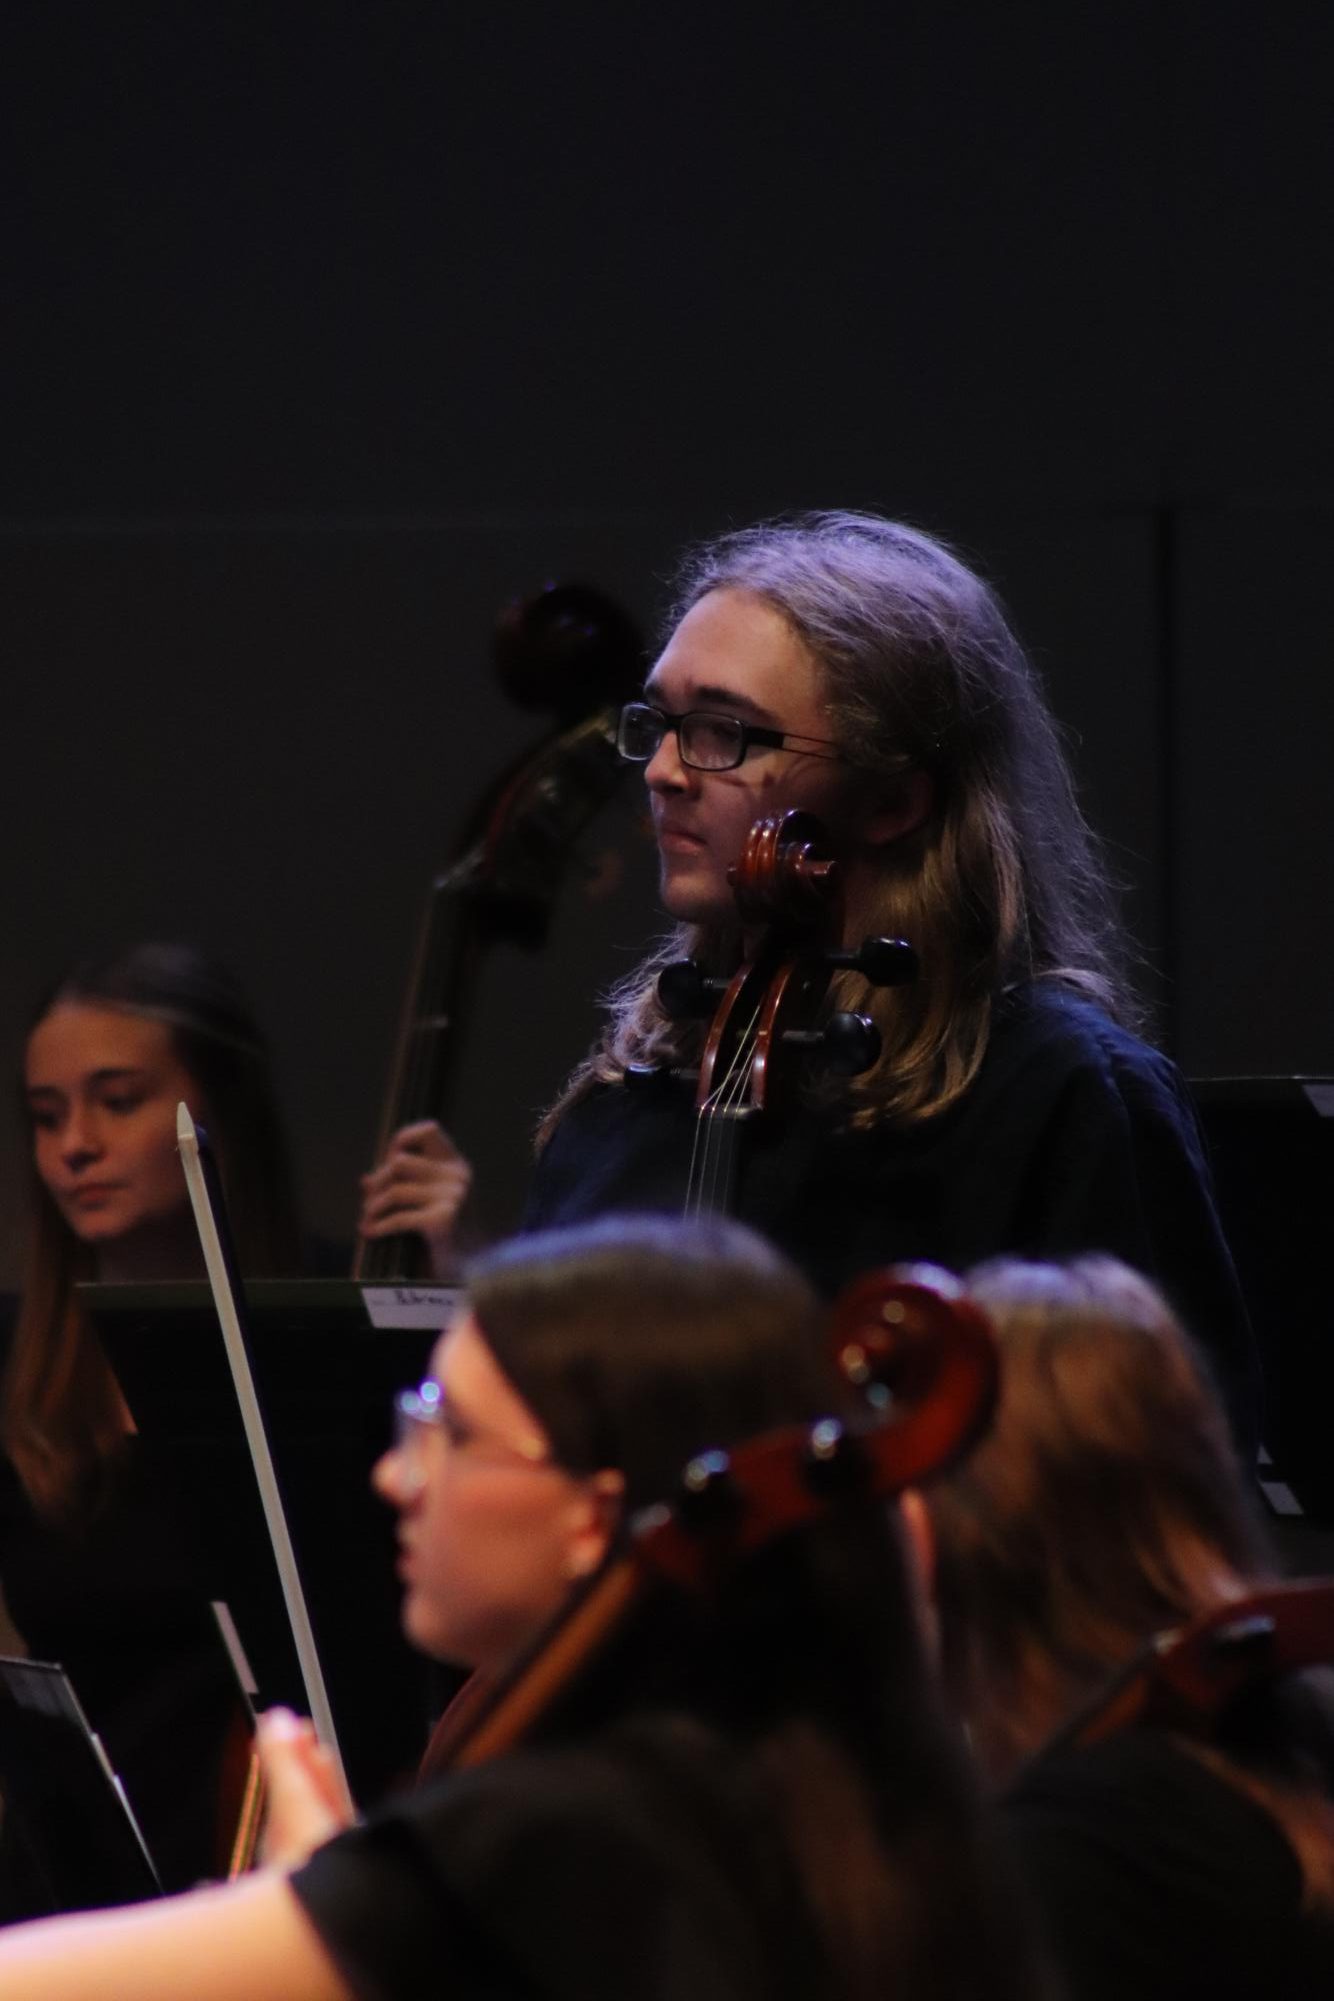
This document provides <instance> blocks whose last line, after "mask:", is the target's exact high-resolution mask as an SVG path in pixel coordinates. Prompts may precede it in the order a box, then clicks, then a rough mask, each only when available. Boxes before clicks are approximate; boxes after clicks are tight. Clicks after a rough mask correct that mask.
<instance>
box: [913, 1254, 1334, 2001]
mask: <svg viewBox="0 0 1334 2001" xmlns="http://www.w3.org/2000/svg"><path fill="white" fill-rule="evenodd" d="M968 1290H969V1294H970V1296H971V1297H972V1299H973V1300H974V1301H975V1302H976V1303H977V1304H978V1305H980V1306H981V1307H982V1308H983V1309H984V1311H985V1313H986V1315H987V1317H988V1319H989V1321H990V1322H991V1325H992V1327H993V1329H994V1331H995V1333H996V1336H997V1340H998V1343H999V1347H1000V1353H1001V1398H1000V1405H999V1409H998V1412H997V1416H996V1420H995V1423H994V1426H993V1428H992V1431H991V1433H990V1434H989V1436H988V1437H987V1438H985V1439H984V1440H983V1441H982V1443H981V1445H980V1446H979V1447H978V1449H977V1451H976V1452H975V1453H974V1454H973V1455H972V1457H971V1458H970V1460H969V1461H968V1462H967V1463H966V1464H965V1465H962V1466H960V1467H959V1468H957V1469H955V1470H954V1471H953V1472H952V1473H950V1474H949V1475H948V1476H947V1477H946V1478H945V1479H944V1480H943V1481H942V1482H940V1483H938V1484H937V1486H936V1487H935V1488H933V1489H932V1490H931V1491H930V1493H929V1495H928V1497H927V1501H926V1507H927V1511H928V1514H929V1518H930V1524H931V1530H932V1534H933V1538H934V1543H935V1578H934V1598H935V1605H936V1613H937V1619H938V1623H939V1631H940V1641H941V1655H942V1668H943V1675H944V1682H945V1687H946V1691H947V1694H948V1696H949V1698H950V1700H951V1702H952V1704H953V1706H954V1708H955V1709H956V1711H957V1713H958V1714H959V1715H960V1716H961V1717H962V1718H963V1720H964V1722H965V1724H966V1725H967V1728H968V1733H969V1736H970V1739H971V1742H972V1745H973V1749H974V1751H975V1753H976V1755H977V1756H978V1758H979V1760H980V1761H981V1763H982V1765H983V1767H984V1769H985V1770H986V1772H987V1773H988V1774H989V1776H990V1777H991V1779H992V1781H993V1782H994V1783H995V1784H996V1785H998V1786H1001V1787H1004V1788H1007V1789H1008V1805H1007V1815H1008V1818H1009V1820H1010V1823H1011V1826H1012V1828H1013V1831H1014V1834H1015V1838H1016V1842H1017V1845H1018V1849H1019V1853H1020V1855H1021V1857H1022V1859H1023V1861H1024V1863H1025V1866H1026V1871H1027V1874H1028V1876H1029V1879H1030V1881H1031V1883H1032V1884H1033V1886H1034V1888H1035V1889H1036V1891H1037V1892H1038V1894H1039V1898H1040V1901H1041V1903H1042V1905H1043V1908H1044V1912H1045V1915H1046V1918H1047V1921H1048V1924H1049V1926H1050V1930H1051V1934H1052V1937H1053V1939H1054V1941H1055V1943H1056V1945H1057V1947H1058V1957H1059V1959H1060V1960H1061V1961H1062V1963H1063V1965H1064V1969H1065V1972H1066V1975H1067V1978H1068V1981H1069V1987H1070V1993H1071V1997H1072V2001H1111V1997H1113V1996H1121V1995H1126V1994H1134V1995H1137V1996H1139V1997H1141V2001H1157V1997H1158V1996H1162V1997H1163V2001H1167V1997H1169V1996H1170V1997H1173V2001H1175V1997H1180V1996H1182V1995H1195V1994H1199V1995H1201V1996H1203V1995H1206V1994H1207V1995H1209V1996H1210V1997H1211V2001H1226V1997H1236V2001H1241V1997H1249V1996H1251V1995H1255V1994H1261V1993H1264V1994H1274V1995H1282V1996H1284V1997H1290V1996H1307V1995H1311V1996H1315V1995H1316V1994H1327V1993H1329V1992H1330V1991H1331V1990H1332V1989H1334V1700H1331V1687H1330V1682H1331V1677H1330V1676H1329V1674H1328V1673H1327V1672H1326V1671H1311V1672H1307V1673H1305V1674H1301V1675H1295V1676H1293V1677H1291V1678H1289V1679H1288V1680H1286V1681H1282V1680H1280V1681H1277V1682H1266V1681H1264V1680H1263V1679H1261V1680H1259V1681H1258V1682H1257V1683H1256V1685H1255V1687H1254V1688H1253V1689H1252V1690H1251V1691H1249V1692H1247V1693H1245V1694H1244V1695H1243V1696H1242V1697H1240V1698H1239V1699H1238V1700H1236V1701H1234V1702H1233V1703H1232V1704H1231V1705H1230V1706H1229V1707H1227V1708H1225V1709H1224V1711H1223V1713H1222V1716H1221V1718H1220V1720H1219V1723H1218V1725H1217V1728H1216V1729H1214V1730H1213V1731H1211V1732H1206V1731H1201V1732H1200V1733H1199V1734H1196V1733H1195V1732H1193V1731H1192V1730H1190V1729H1188V1728H1184V1729H1180V1730H1174V1729H1170V1728H1167V1727H1159V1726H1154V1727H1149V1726H1147V1725H1145V1726H1140V1727H1132V1728H1129V1729H1126V1730H1124V1731H1122V1732H1120V1733H1118V1734H1115V1735H1111V1736H1109V1737H1107V1738H1106V1739H1105V1741H1097V1742H1094V1743H1091V1744H1089V1745H1087V1746H1086V1747H1082V1748H1076V1749H1072V1748H1068V1747H1065V1746H1062V1747H1060V1748H1053V1749H1051V1750H1047V1749H1046V1746H1047V1743H1048V1740H1049V1739H1050V1738H1051V1737H1052V1734H1053V1733H1054V1732H1055V1731H1056V1730H1057V1728H1058V1726H1060V1725H1061V1724H1063V1723H1064V1721H1065V1720H1066V1718H1067V1717H1069V1716H1071V1715H1072V1714H1074V1713H1077V1712H1079V1711H1081V1710H1083V1709H1085V1708H1087V1707H1089V1706H1090V1705H1096V1701H1097V1698H1098V1696H1099V1692H1100V1691H1101V1690H1103V1689H1104V1688H1106V1687H1107V1686H1108V1683H1109V1681H1110V1679H1111V1677H1113V1676H1114V1675H1115V1674H1116V1673H1117V1672H1118V1671H1121V1670H1123V1669H1124V1668H1125V1667H1126V1666H1127V1664H1128V1663H1130V1662H1131V1661H1132V1660H1133V1659H1135V1657H1136V1656H1138V1655H1139V1654H1140V1652H1141V1650H1142V1649H1143V1648H1144V1647H1145V1646H1146V1644H1147V1643H1148V1642H1150V1641H1151V1640H1152V1639H1153V1637H1154V1636H1155V1635H1157V1634H1160V1633H1164V1632H1167V1631H1172V1630H1176V1629H1179V1628H1182V1627H1184V1626H1187V1625H1189V1624H1190V1623H1191V1621H1193V1620H1195V1619H1196V1618H1198V1617H1200V1616H1201V1615H1202V1614H1209V1613H1213V1612H1217V1611H1220V1610H1222V1609H1225V1608H1226V1607H1228V1606H1229V1605H1232V1604H1235V1603H1236V1602H1237V1601H1238V1600H1239V1599H1241V1598H1243V1597H1244V1596H1245V1594H1246V1593H1247V1592H1248V1591H1252V1590H1255V1589H1257V1588H1261V1587H1263V1586H1264V1585H1266V1584H1268V1583H1270V1582H1272V1581H1273V1579H1274V1574H1275V1573H1274V1568H1273V1563H1272V1559H1271V1557H1270V1555H1269V1553H1268V1550H1267V1548H1266V1546H1265V1540H1264V1537H1263V1534H1262V1532H1261V1530H1260V1527H1259V1525H1258V1522H1257V1520H1256V1518H1255V1515H1254V1513H1253V1509H1252V1500H1251V1493H1250V1491H1249V1489H1248V1486H1247V1483H1246V1480H1245V1478H1244V1475H1243V1472H1242V1469H1241V1467H1240V1465H1239V1463H1238V1461H1237V1457H1236V1454H1235V1451H1234V1448H1233V1446H1232V1444H1231V1441H1230V1439H1229V1437H1228V1433H1227V1426H1226V1422H1225V1419H1224V1415H1223V1412H1222V1410H1221V1408H1220V1406H1219V1404H1218V1401H1217V1399H1216V1397H1215V1396H1214V1394H1213V1391H1212V1389H1211V1387H1210V1384H1209V1382H1208V1379H1207V1375H1206V1372H1205V1370H1204V1368H1203V1365H1202V1363H1201V1360H1200V1358H1199V1356H1198V1354H1197V1353H1196V1352H1195V1351H1194V1349H1193V1347H1192V1344H1191V1343H1190V1341H1189V1340H1188V1339H1187V1337H1186V1335H1185V1334H1184V1332H1183V1330H1182V1328H1181V1326H1180V1324H1179V1322H1178V1321H1177V1319H1176V1317H1175V1316H1174V1314H1173V1313H1172V1311H1171V1309H1170V1307H1169V1306H1168V1305H1167V1304H1166V1302H1165V1301H1164V1299H1163V1297H1162V1295H1161V1294H1160V1293H1159V1292H1158V1291H1157V1290H1156V1289H1155V1288H1154V1287H1153V1286H1152V1285H1150V1284H1149V1283H1148V1281H1147V1280H1145V1279H1143V1278H1141V1277H1140V1276H1139V1275H1138V1274H1137V1273H1135V1272H1132V1271H1130V1270H1128V1269H1127V1268H1126V1267H1125V1266H1124V1265H1122V1264H1120V1263H1118V1262H1117V1261H1115V1260H1113V1259H1108V1258H1091V1259H1082V1260H1078V1261H1076V1262H1075V1263H1073V1264H1071V1265H1068V1266H1053V1265H1045V1264H1027V1263H1020V1262H1017V1261H1006V1260H1000V1261H997V1262H995V1263H993V1264H989V1265H984V1266H982V1267H981V1268H980V1269H979V1270H977V1271H975V1272H973V1273H971V1274H970V1275H969V1278H968Z"/></svg>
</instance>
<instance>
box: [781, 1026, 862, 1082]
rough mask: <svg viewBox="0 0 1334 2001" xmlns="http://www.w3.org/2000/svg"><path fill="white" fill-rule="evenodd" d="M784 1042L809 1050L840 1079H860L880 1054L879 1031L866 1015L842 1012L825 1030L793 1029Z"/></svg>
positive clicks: (786, 1035)
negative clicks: (862, 1073) (858, 1077)
mask: <svg viewBox="0 0 1334 2001" xmlns="http://www.w3.org/2000/svg"><path fill="white" fill-rule="evenodd" d="M783 1040H784V1042H786V1043H790V1044H792V1045H794V1046H795V1047H796V1048H798V1049H801V1048H805V1049H809V1050H810V1051H811V1053H812V1055H813V1056H814V1057H815V1059H816V1061H817V1062H818V1063H821V1064H823V1065H824V1067H825V1068H826V1069H827V1070H833V1071H834V1072H836V1074H837V1075H838V1076H840V1077H857V1076H859V1075H860V1074H861V1072H862V1071H863V1070H869V1069H870V1067H871V1065H872V1064H873V1063H874V1062H875V1060H876V1058H877V1057H878V1056H879V1054H880V1030H879V1029H878V1028H877V1027H876V1025H875V1023H874V1022H873V1021H872V1020H870V1018H869V1017H868V1016H867V1015H864V1014H849V1013H846V1012H844V1011H843V1010H840V1011H839V1013H838V1014H831V1015H830V1017H829V1019H828V1021H827V1022H825V1024H824V1026H823V1027H822V1028H790V1029H789V1030H788V1031H787V1033H786V1034H785V1035H784V1037H783Z"/></svg>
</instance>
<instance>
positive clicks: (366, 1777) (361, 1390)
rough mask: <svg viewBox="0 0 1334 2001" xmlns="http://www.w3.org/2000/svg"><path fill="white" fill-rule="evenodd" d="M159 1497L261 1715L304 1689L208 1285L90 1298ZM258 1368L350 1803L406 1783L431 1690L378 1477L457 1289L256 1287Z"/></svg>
mask: <svg viewBox="0 0 1334 2001" xmlns="http://www.w3.org/2000/svg"><path fill="white" fill-rule="evenodd" d="M79 1294H80V1298H81V1299H82V1301H83V1303H84V1304H85V1305H86V1307H87V1309H88V1311H89V1313H90V1315H91V1317H92V1319H93V1322H94V1324H95V1326H96V1328H97V1330H98V1333H99V1335H100V1336H101V1338H102V1341H103V1345H104V1346H105V1349H106V1352H107V1356H108V1359H109V1360H110V1363H111V1366H112V1369H113V1370H114V1372H115V1375H116V1379H117V1381H118V1382H119V1384H120V1386H121V1389H122V1391H123V1393H124V1395H125V1399H126V1402H127V1403H128V1405H129V1408H130V1411H131V1413H132V1415H133V1418H134V1421H135V1424H136V1426H137V1429H138V1432H139V1435H140V1449H141V1450H143V1451H144V1452H145V1453H146V1455H147V1456H148V1457H149V1459H150V1461H151V1463H152V1470H153V1472H154V1474H156V1475H157V1476H158V1477H160V1479H161V1480H162V1483H163V1488H164V1491H165V1492H167V1493H169V1494H170V1495H172V1496H173V1499H174V1501H175V1503H176V1504H177V1505H179V1506H180V1507H181V1508H182V1509H184V1510H185V1512H186V1516H187V1524H188V1532H189V1534H190V1536H191V1539H192V1542H193V1545H194V1546H195V1548H196V1549H197V1550H198V1562H199V1588H200V1590H201V1592H202V1593H203V1595H205V1596H206V1597H208V1598H210V1599H221V1600H223V1601H224V1602H225V1603H226V1604H227V1606H228V1607H229V1608H230V1611H231V1613H232V1617H233V1619H234V1621H235V1624H236V1628H237V1631H238V1633H239V1635H240V1639H241V1644H242V1646H243V1648H244V1650H245V1652H246V1654H247V1656H248V1658H249V1661H250V1666H251V1668H252V1670H253V1672H254V1677H255V1681H256V1683H257V1685H258V1690H259V1699H260V1702H261V1704H263V1705H268V1704H270V1703H274V1702H282V1703H287V1704H289V1705H290V1706H291V1707H293V1708H295V1709H297V1710H304V1708H305V1706H306V1704H305V1695H304V1688H303V1683H302V1678H301V1674H300V1668H299V1664H298V1661H297V1656H296V1650H295V1647H294V1645H293V1641H292V1636H291V1629H290V1626H289V1623H288V1619H287V1615H286V1612H285V1609H284V1606H283V1600H282V1593H281V1588H280V1583H279V1578H278V1572H277V1567H276V1564H275V1562H274V1558H273V1552H272V1547H271V1544H270V1541H269V1536H268V1532H267V1529H266V1527H265V1522H264V1515H263V1510H262V1508H261V1505H260V1498H259V1493H258V1490H257V1487H256V1482H255V1475H254V1471H253V1467H252V1465H251V1460H250V1454H249V1451H248V1449H247V1446H246V1441H245V1435H244V1430H243V1427H242V1423H241V1415H240V1411H239V1409H238V1406H237V1402H236V1396H235V1392H234V1389H233V1385H232V1380H231V1375H230V1371H229V1367H228V1362H227V1356H226V1351H225V1348H224V1345H223V1338H222V1332H221V1329H220V1327H219V1325H218V1320H217V1315H216V1312H215V1310H214V1305H213V1300H212V1296H211V1294H210V1291H209V1288H208V1286H207V1285H205V1284H204V1283H202V1282H200V1283H197V1284H179V1283H170V1284H155V1285H149V1284H142V1285H128V1286H109V1285H87V1286H81V1287H80V1288H79ZM245 1296H246V1304H247V1308H248V1314H247V1318H248V1321H249V1328H250V1337H251V1348H252V1353H251V1367H252V1369H253V1373H254V1378H255V1387H256V1391H257V1394H258V1396H259V1401H260V1404H261V1407H262V1409H263V1412H264V1417H265V1425H266V1429H267V1432H268V1437H269V1443H270V1447H271V1450H272V1453H273V1458H274V1462H275V1466H276V1469H277V1474H278V1479H279V1483H280V1485H281V1488H282V1493H283V1500H284V1505H285V1509H286V1513H287V1517H288V1521H289V1524H290V1528H291V1534H292V1539H293V1543H294V1545H295V1549H296V1555H297V1561H298V1565H299V1568H300V1573H301V1578H302V1584H303V1588H304V1592H305V1596H306V1601H307V1604H308V1607H309V1610H310V1618H311V1624H312V1626H313V1628H314V1632H315V1639H316V1644H317V1646H318V1649H319V1655H320V1660H321V1663H322V1665H323V1669H324V1675H325V1680H326V1682H327V1684H328V1693H329V1702H330V1706H331V1708H332V1710H333V1713H334V1719H335V1724H336V1728H337V1731H338V1738H339V1743H340V1746H341V1748H342V1753H343V1761H344V1765H345V1767H346V1770H347V1774H348V1780H349V1783H350V1785H351V1787H352V1790H353V1793H354V1796H355V1797H356V1798H357V1799H358V1800H360V1801H364V1802H371V1801H374V1800H375V1799H376V1798H378V1797H379V1795H380V1794H381V1793H383V1792H384V1791H385V1790H386V1789H387V1788H388V1787H389V1786H390V1785H392V1784H393V1783H395V1782H397V1781H400V1780H402V1779H404V1778H406V1777H407V1776H408V1775H409V1774H411V1773H412V1772H413V1771H414V1770H415V1768H416V1765H417V1762H418V1759H419V1758H420V1755H421V1752H422V1749H423V1746H424V1742H425V1736H426V1730H427V1726H428V1722H429V1713H430V1697H429V1688H430V1681H429V1675H428V1670H427V1668H426V1665H425V1663H424V1662H423V1660H422V1658H421V1656H420V1655H418V1654H416V1653H415V1652H414V1651H413V1650H412V1649H411V1648H410V1647H409V1646H408V1644H407V1642H406V1641H405V1640H404V1639H403V1636H402V1632H401V1628H400V1624H399V1602H400V1590H399V1586H398V1584H397V1582H396V1579H395V1576H394V1554H395V1544H394V1533H393V1522H392V1519H391V1516H390V1511H389V1510H388V1509H387V1508H386V1507H385V1506H384V1504H383V1503H382V1502H380V1501H378V1500H377V1499H376V1498H375V1497H374V1495H373V1494H372V1492H371V1489H370V1484H369V1481H370V1472H371V1468H372V1466H373V1465H374V1463H375V1460H376V1459H377V1457H378V1456H379V1455H380V1453H382V1452H383V1451H384V1450H385V1447H386V1446H387V1444H388V1443H389V1437H390V1410H391V1403H392V1398H393V1396H394V1393H395V1392H396V1391H398V1390H400V1389H402V1388H403V1387H404V1386H405V1385H408V1384H411V1383H414V1382H416V1381H417V1380H419V1378H420V1377H421V1375H422V1373H423V1371H424V1368H425V1365H426V1360H427V1357H428V1355H429V1352H430V1348H431V1345H432V1342H433V1340H434V1338H435V1335H436V1334H437V1333H438V1331H439V1329H440V1327H441V1325H442V1324H443V1322H444V1321H445V1319H446V1318H448V1315H449V1311H450V1309H451V1306H452V1302H453V1300H454V1299H455V1298H456V1297H457V1294H456V1293H455V1291H454V1290H453V1289H452V1288H447V1287H441V1286H395V1285H385V1286H362V1285H358V1284H355V1283H353V1282H352V1281H351V1280H340V1279H309V1280H262V1281H252V1282H250V1283H248V1284H247V1285H246V1288H245Z"/></svg>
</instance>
